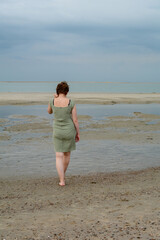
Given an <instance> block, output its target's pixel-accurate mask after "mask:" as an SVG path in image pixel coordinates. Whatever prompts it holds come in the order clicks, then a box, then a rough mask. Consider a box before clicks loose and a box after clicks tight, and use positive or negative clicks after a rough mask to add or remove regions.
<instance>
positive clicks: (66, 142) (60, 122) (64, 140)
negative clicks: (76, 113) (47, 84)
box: [50, 99, 76, 152]
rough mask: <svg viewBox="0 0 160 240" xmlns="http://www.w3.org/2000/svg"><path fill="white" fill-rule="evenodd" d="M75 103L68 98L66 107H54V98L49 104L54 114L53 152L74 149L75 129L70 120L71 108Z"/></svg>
mask: <svg viewBox="0 0 160 240" xmlns="http://www.w3.org/2000/svg"><path fill="white" fill-rule="evenodd" d="M74 105H75V103H74V102H73V101H72V100H69V104H68V106H67V107H55V106H54V100H53V99H52V100H51V101H50V106H51V108H52V111H53V114H54V121H53V144H54V150H55V152H70V151H73V150H75V149H76V143H75V136H76V129H75V126H74V123H73V120H72V109H73V107H74Z"/></svg>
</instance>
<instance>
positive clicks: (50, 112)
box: [48, 102, 53, 114]
mask: <svg viewBox="0 0 160 240" xmlns="http://www.w3.org/2000/svg"><path fill="white" fill-rule="evenodd" d="M48 113H49V114H52V113H53V111H52V108H51V106H50V102H49V103H48Z"/></svg>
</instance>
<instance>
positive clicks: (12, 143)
mask: <svg viewBox="0 0 160 240" xmlns="http://www.w3.org/2000/svg"><path fill="white" fill-rule="evenodd" d="M57 83H58V82H35V81H33V82H18V81H10V82H2V81H1V82H0V93H1V92H55V89H56V85H57ZM68 83H69V85H70V92H74V93H76V92H79V93H80V92H81V93H85V92H89V93H90V92H94V93H105V92H110V93H160V83H110V82H68ZM77 112H78V115H90V116H91V117H92V120H93V121H95V123H96V122H98V121H101V120H104V119H105V118H106V117H109V116H118V115H121V116H132V114H133V112H142V113H148V114H156V115H160V104H154V103H153V104H115V105H96V104H77ZM18 115H19V116H21V115H30V116H32V115H35V116H38V117H39V118H43V119H47V120H49V121H50V123H51V124H52V121H53V116H52V115H49V114H48V113H47V106H45V105H31V106H22V105H21V106H18V105H16V106H13V105H7V106H0V120H1V122H0V132H1V134H2V135H5V134H6V135H9V136H10V139H8V140H1V141H0V177H1V178H8V177H18V178H19V177H24V176H26V177H28V176H29V177H30V176H31V177H45V176H57V172H56V165H55V153H54V149H53V143H52V132H51V133H48V134H47V137H46V138H44V136H43V134H40V133H38V132H37V133H35V132H34V133H32V132H31V131H25V132H21V131H20V132H7V131H6V127H8V126H10V125H15V124H17V123H20V124H23V123H24V122H25V120H24V119H23V118H21V117H20V118H18V117H17V118H16V117H15V116H18ZM3 120H5V123H4V124H3ZM152 124H154V122H153V123H152ZM97 134H98V132H97ZM148 134H149V133H148ZM157 134H160V131H157ZM40 137H42V139H43V140H42V141H41V140H37V141H36V139H39V138H40ZM26 138H27V139H32V138H34V139H35V141H29V142H26ZM159 156H160V148H159V144H152V143H142V144H140V143H130V142H123V141H121V140H94V139H92V140H90V141H87V140H81V141H80V142H79V143H77V149H76V151H73V152H72V154H71V162H70V165H69V169H68V171H67V174H68V175H86V174H92V173H96V172H117V171H126V170H127V171H128V170H139V169H145V168H148V167H157V166H160V158H159Z"/></svg>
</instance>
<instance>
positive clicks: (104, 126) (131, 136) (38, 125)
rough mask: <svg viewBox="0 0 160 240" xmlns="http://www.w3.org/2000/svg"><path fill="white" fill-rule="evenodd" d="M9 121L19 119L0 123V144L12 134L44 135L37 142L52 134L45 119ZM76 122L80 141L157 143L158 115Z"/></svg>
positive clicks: (21, 117)
mask: <svg viewBox="0 0 160 240" xmlns="http://www.w3.org/2000/svg"><path fill="white" fill-rule="evenodd" d="M11 117H12V119H14V118H15V119H19V121H15V122H14V121H13V120H12V122H8V121H9V120H8V119H0V125H1V126H2V127H3V132H2V134H1V136H0V140H3V141H4V140H9V139H10V138H11V137H12V136H14V134H15V133H22V132H28V131H29V132H30V133H43V136H39V140H42V138H46V137H48V133H52V123H51V122H50V121H49V120H48V119H45V118H40V117H36V116H32V115H30V116H26V115H14V116H11ZM78 119H79V123H80V131H81V140H90V139H92V140H93V139H94V140H102V139H104V140H121V141H126V142H131V143H141V144H143V143H151V144H159V143H160V132H159V130H160V115H155V114H144V113H141V112H133V115H132V116H112V117H106V120H99V121H96V122H95V121H94V120H93V119H92V117H91V116H89V115H79V116H78ZM24 121H25V122H24ZM8 123H9V124H8ZM8 125H9V126H8ZM97 133H98V134H97ZM37 140H38V137H37V138H36V141H37ZM25 141H33V142H34V141H35V138H29V139H27V138H26V139H23V142H25Z"/></svg>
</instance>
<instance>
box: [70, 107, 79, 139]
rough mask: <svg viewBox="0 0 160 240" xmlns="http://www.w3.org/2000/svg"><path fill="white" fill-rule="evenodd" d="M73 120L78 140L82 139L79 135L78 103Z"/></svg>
mask: <svg viewBox="0 0 160 240" xmlns="http://www.w3.org/2000/svg"><path fill="white" fill-rule="evenodd" d="M72 120H73V123H74V125H75V128H76V132H77V133H76V142H78V141H79V140H80V136H79V123H78V118H77V110H76V105H74V108H73V110H72Z"/></svg>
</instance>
